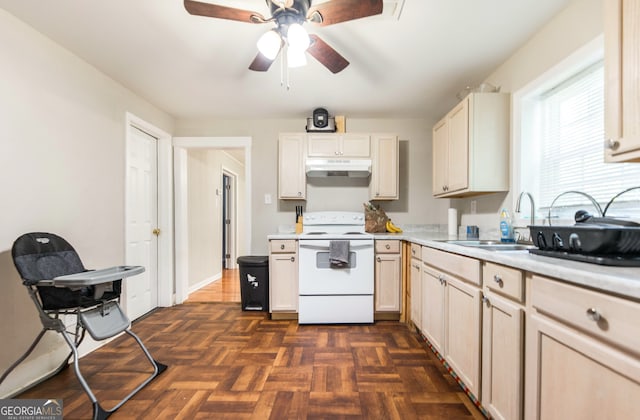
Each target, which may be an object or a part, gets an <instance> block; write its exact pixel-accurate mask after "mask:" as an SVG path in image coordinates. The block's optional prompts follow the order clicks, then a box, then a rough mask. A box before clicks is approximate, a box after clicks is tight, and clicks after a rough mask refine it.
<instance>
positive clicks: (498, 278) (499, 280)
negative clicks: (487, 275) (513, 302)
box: [493, 274, 504, 287]
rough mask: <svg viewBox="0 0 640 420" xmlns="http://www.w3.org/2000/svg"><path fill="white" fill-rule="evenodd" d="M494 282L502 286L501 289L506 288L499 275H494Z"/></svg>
mask: <svg viewBox="0 0 640 420" xmlns="http://www.w3.org/2000/svg"><path fill="white" fill-rule="evenodd" d="M493 281H495V282H496V283H498V286H500V287H503V286H504V282H503V281H502V278H501V277H500V276H499V275H497V274H494V276H493Z"/></svg>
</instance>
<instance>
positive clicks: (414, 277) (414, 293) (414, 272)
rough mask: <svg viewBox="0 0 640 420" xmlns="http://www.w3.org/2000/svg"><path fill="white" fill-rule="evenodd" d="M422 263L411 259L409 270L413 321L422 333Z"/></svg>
mask: <svg viewBox="0 0 640 420" xmlns="http://www.w3.org/2000/svg"><path fill="white" fill-rule="evenodd" d="M421 264H422V261H420V260H419V259H417V258H411V269H410V270H409V276H410V278H409V282H410V283H411V321H412V322H413V324H414V325H415V326H416V327H417V328H418V329H419V330H420V331H422V311H421V308H422V287H421V286H422V279H421V273H422V270H421V267H420V265H421Z"/></svg>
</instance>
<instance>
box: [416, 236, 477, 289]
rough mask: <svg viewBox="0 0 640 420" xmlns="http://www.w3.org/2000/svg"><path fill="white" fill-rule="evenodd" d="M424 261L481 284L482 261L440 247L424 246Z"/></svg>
mask: <svg viewBox="0 0 640 420" xmlns="http://www.w3.org/2000/svg"><path fill="white" fill-rule="evenodd" d="M422 262H423V263H425V264H428V265H430V266H432V267H436V268H438V269H439V270H442V271H446V272H448V273H451V274H454V275H456V276H458V277H460V278H462V279H464V280H466V281H468V282H471V283H473V284H477V285H478V286H480V285H481V284H480V261H478V260H476V259H474V258H469V257H465V256H463V255H458V254H452V253H450V252H446V251H440V250H438V249H434V248H429V247H426V246H423V247H422Z"/></svg>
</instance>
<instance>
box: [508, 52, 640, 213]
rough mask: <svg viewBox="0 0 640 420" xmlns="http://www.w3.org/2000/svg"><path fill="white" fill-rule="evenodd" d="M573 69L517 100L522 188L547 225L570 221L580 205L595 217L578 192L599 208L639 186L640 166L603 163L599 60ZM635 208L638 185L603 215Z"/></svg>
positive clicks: (638, 198)
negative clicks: (531, 195)
mask: <svg viewBox="0 0 640 420" xmlns="http://www.w3.org/2000/svg"><path fill="white" fill-rule="evenodd" d="M576 67H577V66H574V69H575V68H576ZM578 68H579V70H577V71H576V70H574V71H572V72H566V71H564V74H563V75H562V76H560V77H555V78H553V77H551V78H548V79H547V82H546V83H545V84H544V85H540V86H539V87H537V88H536V89H534V90H532V91H531V93H529V94H527V95H526V96H523V98H524V99H522V103H521V111H522V114H521V120H520V121H521V136H522V137H521V141H522V142H521V149H520V162H521V165H520V168H521V169H520V185H521V190H522V191H529V192H531V193H532V194H533V196H534V197H535V199H536V205H537V213H538V216H537V217H539V218H540V219H539V220H541V219H542V218H545V219H546V218H547V217H550V218H551V223H552V224H559V223H561V222H563V223H564V222H570V221H572V220H573V215H574V214H575V211H576V210H579V209H584V210H587V211H589V212H591V213H593V214H594V215H596V208H595V205H593V204H592V203H591V202H590V200H589V199H588V197H587V196H585V195H583V194H580V193H586V194H588V195H589V196H591V197H593V198H594V199H595V200H596V201H597V202H598V203H599V205H600V207H602V209H603V210H604V207H605V206H606V204H607V203H608V202H609V201H610V200H611V199H612V198H613V197H614V196H616V194H618V193H620V192H622V191H624V190H626V189H628V188H632V187H634V186H639V185H640V164H634V163H604V147H603V142H604V67H603V62H602V59H598V60H597V61H595V62H593V61H592V62H591V63H589V64H588V65H586V66H585V65H584V63H583V64H582V66H581V67H578ZM570 191H577V193H574V192H570ZM552 204H553V207H552V209H551V211H549V210H550V207H551V206H552ZM614 207H615V208H614ZM639 207H640V189H639V190H637V191H636V190H632V191H630V192H629V193H628V194H627V193H625V194H623V195H621V196H620V197H619V198H616V200H615V205H614V204H612V205H611V208H610V210H609V211H608V212H607V216H617V217H622V216H626V217H633V218H635V217H636V215H635V214H630V211H631V210H633V211H634V212H635V211H638V210H639V209H638V208H639ZM630 209H631V210H630ZM613 213H616V214H613ZM556 219H560V220H558V221H556Z"/></svg>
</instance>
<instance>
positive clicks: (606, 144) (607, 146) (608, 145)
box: [604, 139, 620, 150]
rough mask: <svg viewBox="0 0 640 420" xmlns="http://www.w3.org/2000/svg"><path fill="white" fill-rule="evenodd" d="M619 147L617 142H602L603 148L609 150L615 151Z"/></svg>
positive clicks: (611, 140) (607, 140)
mask: <svg viewBox="0 0 640 420" xmlns="http://www.w3.org/2000/svg"><path fill="white" fill-rule="evenodd" d="M618 147H620V142H619V141H618V140H613V139H606V140H605V141H604V148H605V149H609V150H616V149H617V148H618Z"/></svg>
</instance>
